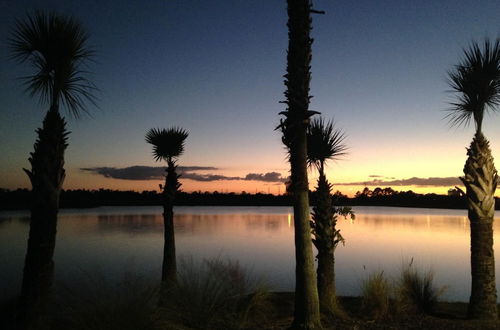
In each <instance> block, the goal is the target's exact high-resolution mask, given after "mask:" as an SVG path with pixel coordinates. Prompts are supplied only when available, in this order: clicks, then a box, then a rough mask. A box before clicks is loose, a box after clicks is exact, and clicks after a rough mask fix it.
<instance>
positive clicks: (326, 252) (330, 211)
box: [307, 118, 354, 314]
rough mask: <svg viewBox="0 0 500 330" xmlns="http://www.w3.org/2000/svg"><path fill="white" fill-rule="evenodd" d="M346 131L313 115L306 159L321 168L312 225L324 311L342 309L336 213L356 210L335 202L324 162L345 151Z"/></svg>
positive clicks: (319, 169)
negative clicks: (337, 285) (337, 279)
mask: <svg viewBox="0 0 500 330" xmlns="http://www.w3.org/2000/svg"><path fill="white" fill-rule="evenodd" d="M344 141H345V135H344V133H342V132H341V131H340V130H338V129H335V128H334V124H333V121H328V122H326V123H325V121H324V120H323V118H319V119H313V120H312V122H311V125H310V126H309V127H308V129H307V160H308V163H309V165H310V166H313V167H315V168H316V169H317V170H318V173H319V178H318V182H317V187H316V205H315V206H314V207H313V214H312V218H313V221H311V227H312V229H313V235H314V239H313V243H314V245H315V246H316V249H317V250H318V255H317V260H318V269H317V278H318V294H319V304H320V308H321V310H322V311H323V312H324V313H328V314H333V313H339V312H340V309H339V307H338V304H337V297H336V290H335V255H334V253H335V248H336V247H337V245H338V244H339V243H340V242H343V238H342V236H341V235H340V230H337V229H336V224H337V214H341V215H344V216H347V215H350V216H351V217H353V216H354V215H353V213H352V211H351V209H350V208H347V207H343V208H336V207H335V206H334V205H333V196H332V185H331V184H330V183H329V182H328V180H327V179H326V175H325V164H326V162H327V161H329V160H337V159H339V157H341V156H343V155H346V151H347V147H346V145H345V144H344Z"/></svg>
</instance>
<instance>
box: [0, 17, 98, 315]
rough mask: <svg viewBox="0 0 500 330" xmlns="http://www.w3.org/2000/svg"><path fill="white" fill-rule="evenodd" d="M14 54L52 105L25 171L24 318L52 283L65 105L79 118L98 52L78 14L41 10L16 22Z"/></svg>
mask: <svg viewBox="0 0 500 330" xmlns="http://www.w3.org/2000/svg"><path fill="white" fill-rule="evenodd" d="M9 46H10V48H11V51H12V58H14V59H16V60H18V61H19V62H21V63H25V62H29V63H30V64H31V65H32V67H33V69H34V71H35V72H34V74H33V75H31V76H28V77H24V80H25V85H26V91H27V92H28V93H29V94H30V96H35V95H38V96H39V98H40V102H41V103H43V104H47V105H49V110H48V112H47V114H46V116H45V118H44V120H43V126H42V128H40V129H38V130H37V134H38V138H37V140H36V142H35V145H34V151H33V152H32V153H31V157H30V158H29V162H30V164H31V170H27V169H24V171H25V172H26V173H27V175H28V176H29V179H30V181H31V185H32V202H31V221H30V232H29V239H28V249H27V253H26V259H25V265H24V273H23V283H22V291H21V299H20V315H19V318H20V320H27V319H30V315H32V314H33V313H34V311H35V310H37V309H38V308H39V307H40V308H41V307H43V304H44V301H45V299H44V298H45V297H46V296H47V294H48V293H49V289H50V287H51V284H52V278H53V271H54V263H53V260H52V257H53V254H54V249H55V242H56V229H57V228H56V227H57V213H58V208H59V194H60V191H61V187H62V184H63V181H64V178H65V171H64V151H65V149H66V147H67V145H68V143H67V140H68V134H69V132H68V131H67V130H66V122H65V120H64V118H63V117H62V116H61V114H60V112H59V108H60V106H62V107H64V108H66V109H67V110H68V111H69V112H70V113H71V114H72V115H74V116H75V117H78V116H79V115H80V113H81V112H82V111H83V112H86V108H85V105H86V103H87V101H90V103H92V104H94V105H95V102H94V97H93V95H92V92H93V91H94V90H95V87H94V85H93V84H91V83H90V82H89V81H88V80H87V79H86V78H85V72H84V71H82V66H83V65H85V63H86V62H87V61H88V60H89V59H90V58H91V56H92V55H93V53H92V51H91V50H90V49H89V48H88V34H87V33H86V32H85V30H84V28H83V27H82V25H81V24H80V23H79V22H77V21H76V20H75V19H74V18H72V17H65V16H60V15H57V14H55V13H44V12H41V11H38V12H36V13H35V14H33V15H28V16H27V18H26V19H25V20H18V21H16V25H15V29H14V30H13V33H12V35H11V37H10V39H9Z"/></svg>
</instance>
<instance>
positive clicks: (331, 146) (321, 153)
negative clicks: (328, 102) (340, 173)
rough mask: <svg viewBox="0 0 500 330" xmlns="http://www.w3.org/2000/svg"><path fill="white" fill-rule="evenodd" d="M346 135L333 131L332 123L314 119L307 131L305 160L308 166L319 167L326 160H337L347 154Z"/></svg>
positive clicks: (339, 131)
mask: <svg viewBox="0 0 500 330" xmlns="http://www.w3.org/2000/svg"><path fill="white" fill-rule="evenodd" d="M345 139H346V135H345V134H344V133H343V132H342V131H341V130H339V129H335V125H334V122H333V121H328V122H325V121H324V120H323V118H321V117H320V118H315V119H313V120H312V121H311V123H310V125H309V127H308V129H307V159H308V164H309V166H312V165H315V166H316V167H318V168H319V167H320V166H321V165H322V164H324V163H325V162H326V161H328V160H338V159H340V158H341V157H342V156H345V155H346V154H347V149H348V148H347V146H346V145H345V144H344V142H345Z"/></svg>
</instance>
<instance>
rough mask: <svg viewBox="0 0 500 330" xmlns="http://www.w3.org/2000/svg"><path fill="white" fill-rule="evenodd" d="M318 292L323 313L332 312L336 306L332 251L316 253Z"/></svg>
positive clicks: (333, 256)
mask: <svg viewBox="0 0 500 330" xmlns="http://www.w3.org/2000/svg"><path fill="white" fill-rule="evenodd" d="M318 294H319V305H320V308H321V310H322V311H323V312H324V313H328V314H333V313H334V312H335V310H336V308H337V295H336V290H335V255H334V254H333V251H331V253H319V254H318Z"/></svg>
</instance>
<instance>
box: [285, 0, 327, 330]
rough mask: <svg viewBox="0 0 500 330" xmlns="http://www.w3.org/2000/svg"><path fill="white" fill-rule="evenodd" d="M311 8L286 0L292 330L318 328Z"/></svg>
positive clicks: (305, 2) (297, 0)
mask: <svg viewBox="0 0 500 330" xmlns="http://www.w3.org/2000/svg"><path fill="white" fill-rule="evenodd" d="M310 10H311V5H310V1H309V0H288V17H289V19H288V30H289V32H288V38H289V44H288V56H287V74H286V76H285V77H286V81H285V84H286V86H287V91H286V92H285V96H286V97H287V101H286V103H287V105H288V109H287V111H286V112H285V113H284V114H285V115H286V117H287V118H286V120H285V125H286V131H287V132H286V133H285V135H286V136H285V140H287V141H288V142H289V143H290V144H289V146H290V150H289V151H290V166H291V180H292V191H293V212H294V224H295V260H296V266H295V281H296V282H295V311H294V320H293V324H292V328H295V329H318V328H321V320H320V312H319V301H318V289H317V285H316V276H315V271H314V259H313V253H312V243H311V228H310V224H309V185H308V180H307V164H306V160H307V138H306V128H307V125H308V123H309V113H308V110H309V99H310V97H309V81H310V79H311V74H310V72H309V69H310V63H311V43H312V40H311V38H310V37H309V34H310V30H311V17H310Z"/></svg>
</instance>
